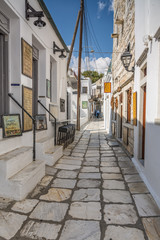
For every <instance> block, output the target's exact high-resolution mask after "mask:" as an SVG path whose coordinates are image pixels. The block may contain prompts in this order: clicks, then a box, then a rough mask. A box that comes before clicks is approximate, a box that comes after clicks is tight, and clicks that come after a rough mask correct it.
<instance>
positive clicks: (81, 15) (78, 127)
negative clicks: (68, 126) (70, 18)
mask: <svg viewBox="0 0 160 240" xmlns="http://www.w3.org/2000/svg"><path fill="white" fill-rule="evenodd" d="M80 12H81V13H80V18H81V21H80V39H79V58H78V84H77V130H78V131H80V97H81V57H82V35H83V14H84V0H81V10H80Z"/></svg>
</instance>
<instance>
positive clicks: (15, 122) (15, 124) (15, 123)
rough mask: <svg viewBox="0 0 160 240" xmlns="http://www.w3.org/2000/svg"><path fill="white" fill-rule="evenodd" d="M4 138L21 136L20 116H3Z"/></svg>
mask: <svg viewBox="0 0 160 240" xmlns="http://www.w3.org/2000/svg"><path fill="white" fill-rule="evenodd" d="M2 126H3V137H4V138H7V137H15V136H21V135H22V130H21V122H20V115H19V114H10V115H3V116H2Z"/></svg>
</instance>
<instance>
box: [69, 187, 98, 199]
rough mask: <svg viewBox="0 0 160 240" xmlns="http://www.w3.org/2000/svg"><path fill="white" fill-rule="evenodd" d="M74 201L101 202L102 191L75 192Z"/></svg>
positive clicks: (92, 189)
mask: <svg viewBox="0 0 160 240" xmlns="http://www.w3.org/2000/svg"><path fill="white" fill-rule="evenodd" d="M72 201H83V202H86V201H87V202H88V201H100V190H99V189H95V188H88V189H79V190H76V191H74V194H73V197H72Z"/></svg>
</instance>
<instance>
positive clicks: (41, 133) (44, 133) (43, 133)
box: [36, 130, 47, 141]
mask: <svg viewBox="0 0 160 240" xmlns="http://www.w3.org/2000/svg"><path fill="white" fill-rule="evenodd" d="M46 137H47V130H42V131H36V141H39V140H40V139H42V138H46Z"/></svg>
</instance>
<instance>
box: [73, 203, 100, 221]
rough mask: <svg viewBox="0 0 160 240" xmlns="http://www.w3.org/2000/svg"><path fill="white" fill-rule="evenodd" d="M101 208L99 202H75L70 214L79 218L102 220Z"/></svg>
mask: <svg viewBox="0 0 160 240" xmlns="http://www.w3.org/2000/svg"><path fill="white" fill-rule="evenodd" d="M100 210H101V205H100V203H98V202H87V203H84V202H74V203H72V204H71V206H70V210H69V215H70V216H72V217H73V218H78V219H86V220H101V212H100Z"/></svg>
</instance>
